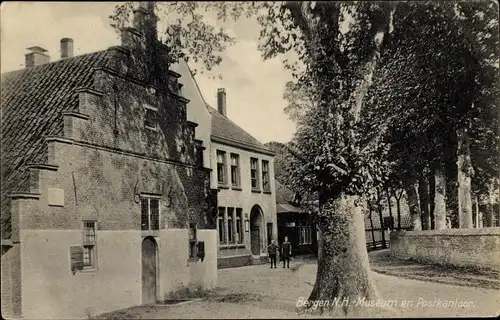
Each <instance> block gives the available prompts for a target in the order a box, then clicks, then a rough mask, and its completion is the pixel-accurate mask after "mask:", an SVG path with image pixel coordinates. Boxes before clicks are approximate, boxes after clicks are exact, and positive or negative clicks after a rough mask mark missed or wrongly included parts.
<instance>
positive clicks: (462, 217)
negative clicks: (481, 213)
mask: <svg viewBox="0 0 500 320" xmlns="http://www.w3.org/2000/svg"><path fill="white" fill-rule="evenodd" d="M457 138H458V147H457V158H458V160H457V166H458V221H459V226H460V228H461V229H466V228H473V220H472V199H471V177H472V175H473V172H474V171H473V169H472V164H471V158H470V149H469V143H470V141H469V134H468V132H467V130H466V129H463V130H457Z"/></svg>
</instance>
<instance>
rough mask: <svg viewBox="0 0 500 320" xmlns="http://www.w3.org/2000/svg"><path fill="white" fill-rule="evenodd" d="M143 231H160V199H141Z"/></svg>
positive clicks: (144, 197) (145, 197)
mask: <svg viewBox="0 0 500 320" xmlns="http://www.w3.org/2000/svg"><path fill="white" fill-rule="evenodd" d="M141 230H160V199H158V198H153V197H147V196H142V197H141Z"/></svg>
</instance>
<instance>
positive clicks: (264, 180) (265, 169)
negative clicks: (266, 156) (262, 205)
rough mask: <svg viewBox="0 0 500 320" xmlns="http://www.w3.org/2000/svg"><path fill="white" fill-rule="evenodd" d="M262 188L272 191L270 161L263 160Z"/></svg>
mask: <svg viewBox="0 0 500 320" xmlns="http://www.w3.org/2000/svg"><path fill="white" fill-rule="evenodd" d="M262 189H263V190H264V191H271V186H270V184H269V161H266V160H262Z"/></svg>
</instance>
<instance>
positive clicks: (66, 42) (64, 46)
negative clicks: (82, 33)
mask: <svg viewBox="0 0 500 320" xmlns="http://www.w3.org/2000/svg"><path fill="white" fill-rule="evenodd" d="M72 56H73V39H71V38H62V39H61V59H65V58H71V57H72Z"/></svg>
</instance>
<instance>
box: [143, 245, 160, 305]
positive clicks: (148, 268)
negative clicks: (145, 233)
mask: <svg viewBox="0 0 500 320" xmlns="http://www.w3.org/2000/svg"><path fill="white" fill-rule="evenodd" d="M156 252H157V245H156V241H155V239H154V238H153V237H146V238H144V240H142V304H150V303H156V277H157V275H156V273H157V270H158V268H157V258H156Z"/></svg>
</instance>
